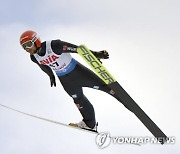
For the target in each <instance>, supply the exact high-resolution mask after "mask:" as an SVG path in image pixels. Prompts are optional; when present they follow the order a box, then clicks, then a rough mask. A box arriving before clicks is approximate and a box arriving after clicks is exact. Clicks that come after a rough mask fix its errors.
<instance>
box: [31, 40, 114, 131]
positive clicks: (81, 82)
mask: <svg viewBox="0 0 180 154" xmlns="http://www.w3.org/2000/svg"><path fill="white" fill-rule="evenodd" d="M77 47H78V46H76V45H74V44H71V43H67V42H63V41H61V40H51V41H45V42H42V44H41V48H39V49H38V52H37V53H35V54H32V55H30V58H31V60H32V61H33V62H35V63H36V64H37V65H39V67H40V68H41V69H42V70H43V71H44V72H45V73H47V74H48V75H49V77H50V78H53V77H54V73H53V71H52V70H54V71H55V73H56V75H57V76H58V78H59V80H60V82H61V84H62V86H63V88H64V90H65V91H66V92H67V93H68V94H69V96H71V97H72V98H73V100H74V103H75V104H76V106H77V108H78V109H79V111H80V113H81V115H82V117H83V121H84V122H85V123H86V125H87V126H88V127H90V128H93V127H94V126H95V124H96V119H95V112H94V108H93V106H92V104H91V103H90V102H89V100H88V99H87V98H86V96H85V95H84V94H83V89H82V88H83V87H90V88H94V89H98V90H102V91H104V92H107V93H108V94H110V95H112V91H111V89H110V88H108V87H107V86H106V85H105V83H104V82H103V81H102V80H101V79H100V78H99V77H98V76H97V75H96V74H95V73H94V72H92V71H91V70H89V69H88V68H86V67H85V66H83V65H82V64H80V63H79V62H78V61H77V60H75V59H74V58H72V57H71V55H70V53H77V51H76V49H77ZM92 52H93V54H94V55H95V56H96V57H97V58H100V57H98V52H94V51H92Z"/></svg>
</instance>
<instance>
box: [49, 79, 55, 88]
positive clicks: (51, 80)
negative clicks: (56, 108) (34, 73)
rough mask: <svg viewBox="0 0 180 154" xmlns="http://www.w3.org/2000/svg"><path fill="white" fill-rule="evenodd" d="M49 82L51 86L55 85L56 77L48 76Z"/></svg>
mask: <svg viewBox="0 0 180 154" xmlns="http://www.w3.org/2000/svg"><path fill="white" fill-rule="evenodd" d="M50 83H51V87H53V86H54V87H56V79H55V76H51V77H50Z"/></svg>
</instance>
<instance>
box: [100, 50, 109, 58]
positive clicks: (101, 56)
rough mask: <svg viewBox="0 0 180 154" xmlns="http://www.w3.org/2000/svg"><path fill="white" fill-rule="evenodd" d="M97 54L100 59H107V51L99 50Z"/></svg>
mask: <svg viewBox="0 0 180 154" xmlns="http://www.w3.org/2000/svg"><path fill="white" fill-rule="evenodd" d="M98 54H99V55H98V58H100V59H109V53H108V52H107V51H106V50H103V51H100V52H99V53H98Z"/></svg>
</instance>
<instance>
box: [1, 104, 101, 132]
mask: <svg viewBox="0 0 180 154" xmlns="http://www.w3.org/2000/svg"><path fill="white" fill-rule="evenodd" d="M0 106H1V107H4V108H6V109H9V110H11V111H14V112H18V113H20V114H23V115H26V116H29V117H32V118H36V119H39V120H43V121H46V122H50V123H53V124H58V125H61V126H64V127H68V128H73V129H76V130H80V131H84V132H88V133H91V134H99V133H98V131H97V130H90V129H89V130H88V129H82V128H79V127H75V126H72V125H69V124H65V123H62V122H58V121H54V120H51V119H47V118H43V117H39V116H36V115H32V114H29V113H26V112H22V111H19V110H16V109H13V108H11V107H8V106H5V105H3V104H0Z"/></svg>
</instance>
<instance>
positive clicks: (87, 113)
mask: <svg viewBox="0 0 180 154" xmlns="http://www.w3.org/2000/svg"><path fill="white" fill-rule="evenodd" d="M71 77H72V76H63V77H59V79H60V81H61V84H62V85H63V88H64V90H65V91H66V92H67V93H68V94H69V95H70V96H71V97H72V98H73V100H74V103H75V104H76V106H77V108H78V109H79V111H80V113H81V115H82V117H83V121H84V122H85V123H86V125H87V126H88V127H90V128H94V126H95V124H96V120H95V112H94V108H93V106H92V104H91V103H90V102H89V100H88V99H87V98H86V96H85V95H84V94H83V91H82V87H80V86H78V85H77V83H76V82H73V80H70V78H71Z"/></svg>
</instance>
